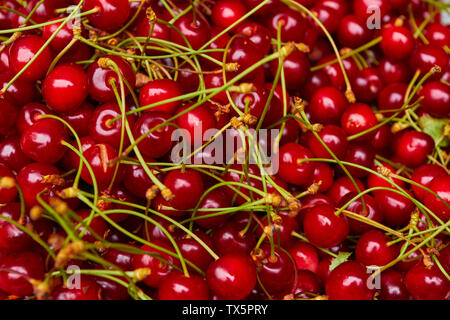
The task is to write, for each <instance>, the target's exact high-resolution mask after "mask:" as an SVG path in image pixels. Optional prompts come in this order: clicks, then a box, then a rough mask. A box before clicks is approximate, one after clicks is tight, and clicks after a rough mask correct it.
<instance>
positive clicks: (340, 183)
mask: <svg viewBox="0 0 450 320" xmlns="http://www.w3.org/2000/svg"><path fill="white" fill-rule="evenodd" d="M353 180H354V181H355V183H356V185H357V186H358V188H359V191H358V190H357V189H356V187H355V185H354V184H353V182H352V180H350V178H349V177H340V178H338V179H336V180H335V181H334V183H333V185H332V186H331V188H330V189H329V190H328V193H327V195H328V196H329V197H330V198H331V199H333V200H334V202H336V203H339V201H341V199H342V198H343V197H344V196H345V195H346V194H347V193H349V192H361V191H362V190H364V189H365V188H364V184H363V183H362V181H361V180H359V179H357V178H354V179H353Z"/></svg>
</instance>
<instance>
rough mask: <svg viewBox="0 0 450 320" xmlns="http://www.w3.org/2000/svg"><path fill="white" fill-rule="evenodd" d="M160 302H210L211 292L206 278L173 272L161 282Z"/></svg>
mask: <svg viewBox="0 0 450 320" xmlns="http://www.w3.org/2000/svg"><path fill="white" fill-rule="evenodd" d="M158 298H159V300H208V298H209V290H208V285H207V283H206V281H205V279H204V278H202V277H200V276H196V275H191V276H189V277H186V276H185V275H183V274H181V273H178V272H172V273H171V274H170V275H169V276H168V277H167V278H164V279H163V280H162V281H161V284H160V286H159V290H158Z"/></svg>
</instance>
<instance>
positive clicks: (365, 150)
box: [339, 143, 375, 178]
mask: <svg viewBox="0 0 450 320" xmlns="http://www.w3.org/2000/svg"><path fill="white" fill-rule="evenodd" d="M374 160H375V152H374V151H373V150H372V148H371V147H370V146H368V145H366V144H364V143H350V144H349V146H348V148H347V152H346V153H345V157H344V161H346V162H350V163H354V164H357V165H359V166H362V167H365V168H371V167H372V166H373V162H374ZM346 168H347V170H348V172H349V173H350V174H351V175H352V176H354V177H357V178H362V177H365V176H367V175H368V174H369V173H368V172H367V171H366V170H363V169H360V168H356V167H352V166H346ZM339 170H340V171H343V170H342V169H341V168H339Z"/></svg>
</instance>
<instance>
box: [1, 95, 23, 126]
mask: <svg viewBox="0 0 450 320" xmlns="http://www.w3.org/2000/svg"><path fill="white" fill-rule="evenodd" d="M0 112H1V113H0V116H1V118H0V130H4V129H9V128H12V127H14V124H15V123H16V120H17V118H19V108H18V107H17V106H16V105H15V104H14V103H12V102H11V101H9V100H7V99H5V98H1V99H0Z"/></svg>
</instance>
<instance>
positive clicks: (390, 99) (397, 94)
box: [378, 83, 408, 117]
mask: <svg viewBox="0 0 450 320" xmlns="http://www.w3.org/2000/svg"><path fill="white" fill-rule="evenodd" d="M407 90H408V86H407V85H406V84H404V83H391V84H389V85H387V86H386V87H385V88H383V90H381V92H380V95H379V96H378V109H379V110H380V111H381V112H382V113H383V115H384V116H385V117H390V116H392V115H393V114H394V113H396V112H397V111H399V110H400V109H401V108H402V107H403V105H404V104H405V96H406V91H407ZM401 114H403V111H402V112H401V113H400V115H401Z"/></svg>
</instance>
